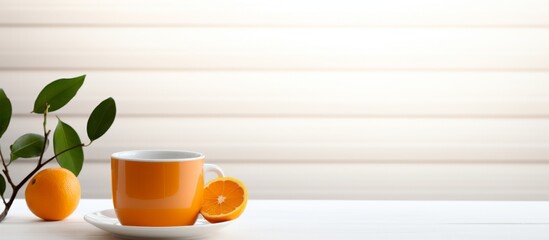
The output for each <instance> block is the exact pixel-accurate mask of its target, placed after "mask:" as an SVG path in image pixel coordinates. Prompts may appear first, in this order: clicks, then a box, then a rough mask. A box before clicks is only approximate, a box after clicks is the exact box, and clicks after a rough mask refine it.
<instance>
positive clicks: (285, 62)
mask: <svg viewBox="0 0 549 240" xmlns="http://www.w3.org/2000/svg"><path fill="white" fill-rule="evenodd" d="M0 34H1V35H2V36H4V37H2V38H0V59H2V61H0V68H2V69H25V70H28V69H50V70H51V69H63V70H64V69H88V70H89V69H92V70H93V69H130V70H145V69H155V70H158V69H193V70H196V69H205V70H216V69H217V70H219V69H227V70H238V69H254V70H266V69H273V70H278V69H292V70H300V69H311V70H320V69H322V70H334V69H349V70H359V69H375V70H380V69H387V70H403V69H409V70H421V69H424V70H444V69H449V70H466V69H471V70H490V69H492V70H548V69H549V45H547V44H546V43H547V42H549V30H547V29H542V28H539V29H536V28H530V29H474V28H467V29H451V28H443V29H431V28H429V29H417V28H405V29H402V28H398V29H393V28H390V29H388V28H374V29H372V28H342V29H336V28H307V29H290V28H281V29H279V28H274V29H257V28H6V27H3V28H0ZM61 36H63V37H61Z"/></svg>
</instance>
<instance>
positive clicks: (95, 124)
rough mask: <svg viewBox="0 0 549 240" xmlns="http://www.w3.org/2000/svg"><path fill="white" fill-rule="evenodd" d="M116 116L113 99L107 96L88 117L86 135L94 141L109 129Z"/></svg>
mask: <svg viewBox="0 0 549 240" xmlns="http://www.w3.org/2000/svg"><path fill="white" fill-rule="evenodd" d="M115 117H116V103H115V102H114V99H112V98H107V99H105V100H104V101H103V102H101V103H100V104H99V105H97V107H95V109H94V110H93V112H92V113H91V115H90V118H89V119H88V137H89V138H90V141H94V140H96V139H98V138H100V137H101V136H103V134H105V133H106V132H107V130H109V128H110V127H111V125H112V123H113V122H114V118H115Z"/></svg>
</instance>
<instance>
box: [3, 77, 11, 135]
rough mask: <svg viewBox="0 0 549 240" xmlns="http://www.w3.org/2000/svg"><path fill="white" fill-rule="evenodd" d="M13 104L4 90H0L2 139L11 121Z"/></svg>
mask: <svg viewBox="0 0 549 240" xmlns="http://www.w3.org/2000/svg"><path fill="white" fill-rule="evenodd" d="M11 111H12V110H11V102H10V99H9V98H8V96H6V93H5V92H4V89H1V88H0V137H2V135H4V133H5V132H6V130H7V129H8V126H9V125H10V119H11Z"/></svg>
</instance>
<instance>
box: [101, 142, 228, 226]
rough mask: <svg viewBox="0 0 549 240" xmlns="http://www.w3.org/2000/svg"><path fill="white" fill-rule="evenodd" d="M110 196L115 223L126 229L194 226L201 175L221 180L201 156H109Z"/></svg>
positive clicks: (182, 153)
mask: <svg viewBox="0 0 549 240" xmlns="http://www.w3.org/2000/svg"><path fill="white" fill-rule="evenodd" d="M111 171H112V172H111V173H112V195H113V204H114V209H115V211H116V215H117V217H118V220H119V221H120V223H121V224H122V225H126V226H185V225H193V224H194V222H195V221H196V219H197V217H198V213H199V212H200V207H201V205H202V199H203V191H204V172H205V171H212V172H215V173H216V174H217V175H218V176H220V177H221V176H223V171H222V170H221V168H219V167H218V166H216V165H213V164H204V154H201V153H197V152H189V151H170V150H138V151H125V152H118V153H114V154H112V156H111Z"/></svg>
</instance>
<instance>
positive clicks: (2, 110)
mask: <svg viewBox="0 0 549 240" xmlns="http://www.w3.org/2000/svg"><path fill="white" fill-rule="evenodd" d="M85 78H86V75H82V76H79V77H75V78H63V79H58V80H55V81H53V82H51V83H50V84H48V85H46V87H44V88H43V89H42V91H41V92H40V93H39V94H38V97H37V98H36V100H35V102H34V109H33V111H32V112H33V113H35V114H42V115H43V118H44V120H43V133H42V135H41V134H36V133H27V134H24V135H23V136H21V137H19V138H17V139H16V140H15V142H14V143H13V144H12V145H10V154H9V159H6V158H5V157H4V155H3V154H2V148H1V146H0V161H1V162H2V166H1V167H0V168H1V169H2V174H0V197H1V198H2V202H3V203H4V210H3V211H2V213H0V222H2V220H4V218H5V217H6V216H7V214H8V211H9V209H10V207H11V206H12V204H13V201H14V200H15V197H16V196H17V193H18V192H19V190H21V188H22V187H23V186H24V185H25V184H26V183H27V182H28V181H29V180H30V179H31V178H32V177H33V176H34V175H35V174H36V173H37V172H38V171H39V170H40V169H42V167H44V166H46V165H47V164H48V163H50V162H51V161H53V160H57V163H58V164H59V165H60V166H61V167H63V168H66V169H68V170H69V171H71V172H72V173H74V175H75V176H78V174H79V173H80V171H81V170H82V166H83V163H84V151H83V148H84V147H88V146H90V145H91V144H92V143H93V141H95V140H97V139H98V138H100V137H101V136H103V135H104V134H105V133H106V132H107V131H108V130H109V128H110V127H111V126H112V123H113V122H114V119H115V117H116V103H115V101H114V99H112V98H107V99H105V100H104V101H102V102H101V103H100V104H99V105H97V107H95V109H94V110H93V111H92V113H91V114H90V117H89V118H88V124H87V134H88V138H89V139H90V142H89V143H88V144H84V143H82V141H80V137H79V136H78V134H77V133H76V131H75V130H74V128H72V127H71V126H70V125H69V124H67V123H65V122H63V121H61V119H60V118H59V117H57V126H56V128H55V130H54V132H53V152H54V156H52V157H50V158H47V159H46V158H45V157H44V153H45V152H46V150H47V149H48V146H49V142H50V141H49V137H50V134H51V130H49V129H48V128H47V120H48V113H51V112H54V111H56V110H59V109H61V108H62V107H63V106H65V105H66V104H67V103H69V101H70V100H71V99H72V98H73V97H74V96H75V95H76V93H77V92H78V90H79V89H80V87H82V84H84V80H85ZM11 116H12V106H11V102H10V100H9V98H8V97H7V95H6V93H5V92H4V90H3V89H2V88H0V139H1V138H2V135H4V133H5V132H6V130H7V129H8V126H9V124H10V120H11ZM36 157H37V158H38V160H37V162H36V166H35V168H34V169H33V170H32V171H31V172H30V173H29V174H28V175H26V176H25V177H24V178H23V179H22V180H21V181H19V182H17V183H16V182H15V181H14V179H13V178H12V176H11V175H10V171H9V166H10V165H11V164H12V163H14V162H15V161H16V160H18V159H20V158H36ZM8 186H9V187H10V188H11V196H10V197H9V198H6V197H5V196H4V193H5V191H6V188H7V187H8Z"/></svg>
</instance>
